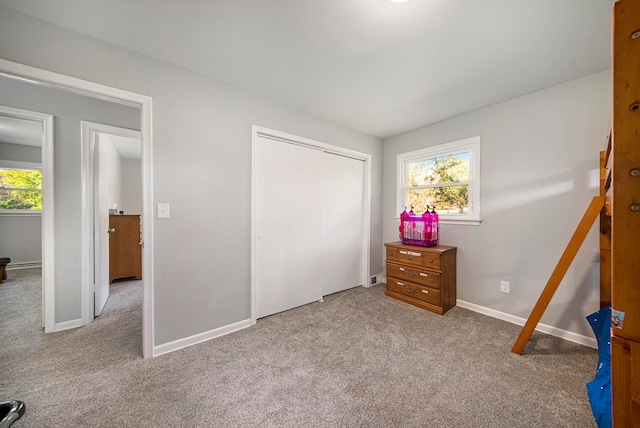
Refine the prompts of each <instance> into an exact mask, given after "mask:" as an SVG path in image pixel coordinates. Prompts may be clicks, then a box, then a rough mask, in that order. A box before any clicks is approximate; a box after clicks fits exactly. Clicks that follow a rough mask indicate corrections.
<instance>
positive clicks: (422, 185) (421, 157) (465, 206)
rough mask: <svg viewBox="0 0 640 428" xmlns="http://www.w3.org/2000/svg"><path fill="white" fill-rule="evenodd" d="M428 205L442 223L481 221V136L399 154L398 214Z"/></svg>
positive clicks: (423, 208)
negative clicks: (432, 208) (433, 209)
mask: <svg viewBox="0 0 640 428" xmlns="http://www.w3.org/2000/svg"><path fill="white" fill-rule="evenodd" d="M427 206H429V207H435V210H436V212H437V213H438V214H439V216H440V221H441V222H442V223H457V224H479V223H480V137H472V138H467V139H465V140H460V141H455V142H453V143H447V144H441V145H438V146H433V147H427V148H425V149H421V150H416V151H413V152H408V153H401V154H399V155H398V192H397V213H396V215H397V216H399V215H400V213H401V212H402V211H403V210H404V208H405V207H407V210H409V209H413V212H414V213H416V214H421V213H423V212H425V210H426V209H427Z"/></svg>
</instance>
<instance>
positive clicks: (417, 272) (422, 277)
mask: <svg viewBox="0 0 640 428" xmlns="http://www.w3.org/2000/svg"><path fill="white" fill-rule="evenodd" d="M387 276H388V277H394V278H397V279H399V280H405V281H411V282H415V283H416V284H420V285H424V286H427V287H431V288H435V289H438V290H439V289H440V274H439V273H437V272H433V271H429V270H426V269H422V268H419V267H413V266H408V265H397V264H394V263H387Z"/></svg>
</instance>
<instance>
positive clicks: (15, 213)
mask: <svg viewBox="0 0 640 428" xmlns="http://www.w3.org/2000/svg"><path fill="white" fill-rule="evenodd" d="M0 216H2V217H36V216H37V217H41V216H42V211H31V210H0Z"/></svg>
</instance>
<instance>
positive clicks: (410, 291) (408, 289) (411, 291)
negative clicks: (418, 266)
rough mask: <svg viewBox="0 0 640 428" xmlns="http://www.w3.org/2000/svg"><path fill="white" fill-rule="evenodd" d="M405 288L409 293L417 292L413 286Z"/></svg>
mask: <svg viewBox="0 0 640 428" xmlns="http://www.w3.org/2000/svg"><path fill="white" fill-rule="evenodd" d="M405 290H406V292H407V293H409V294H413V293H415V292H416V290H414V289H413V288H409V287H407V288H405Z"/></svg>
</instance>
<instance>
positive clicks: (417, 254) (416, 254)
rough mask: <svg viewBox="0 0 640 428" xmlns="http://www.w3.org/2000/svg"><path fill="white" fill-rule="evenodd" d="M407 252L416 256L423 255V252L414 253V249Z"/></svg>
mask: <svg viewBox="0 0 640 428" xmlns="http://www.w3.org/2000/svg"><path fill="white" fill-rule="evenodd" d="M407 254H409V255H410V256H416V257H420V256H421V255H422V254H421V253H414V252H413V251H409V252H408V253H407Z"/></svg>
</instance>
